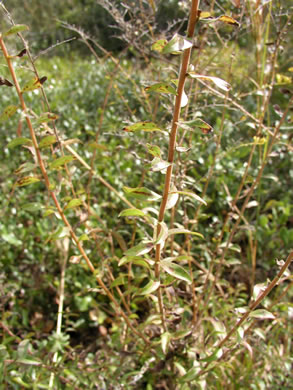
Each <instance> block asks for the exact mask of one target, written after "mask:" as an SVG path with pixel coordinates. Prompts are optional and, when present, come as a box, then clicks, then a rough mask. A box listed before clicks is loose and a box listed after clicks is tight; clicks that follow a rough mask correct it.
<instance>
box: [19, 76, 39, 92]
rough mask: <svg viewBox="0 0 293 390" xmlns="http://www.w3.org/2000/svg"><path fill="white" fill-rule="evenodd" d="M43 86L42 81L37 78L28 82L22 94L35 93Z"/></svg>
mask: <svg viewBox="0 0 293 390" xmlns="http://www.w3.org/2000/svg"><path fill="white" fill-rule="evenodd" d="M41 85H42V83H41V81H40V79H38V78H37V77H35V78H34V79H33V80H30V81H28V82H27V83H26V84H25V86H24V87H23V88H22V91H21V92H29V91H34V90H35V89H38V88H40V87H41Z"/></svg>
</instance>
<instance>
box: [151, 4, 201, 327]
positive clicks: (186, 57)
mask: <svg viewBox="0 0 293 390" xmlns="http://www.w3.org/2000/svg"><path fill="white" fill-rule="evenodd" d="M198 5H199V0H193V1H192V4H191V10H190V15H189V22H188V29H187V37H188V38H192V37H193V34H194V29H195V24H196V22H197V19H198V12H197V11H198ZM190 55H191V48H188V49H186V50H184V52H183V55H182V62H181V68H180V73H179V80H178V87H177V95H176V99H175V106H174V111H173V119H172V127H171V133H170V139H169V148H168V162H169V163H171V165H170V166H169V167H168V168H167V172H166V177H165V185H164V191H163V198H162V202H161V206H160V211H159V217H158V223H159V224H158V231H157V236H158V235H159V234H160V231H161V226H160V223H161V222H162V221H163V220H164V215H165V211H166V205H167V201H168V195H169V191H170V186H171V180H172V171H173V163H174V155H175V146H176V138H177V129H178V121H179V117H180V110H181V100H182V95H183V92H184V84H185V80H186V74H187V70H188V65H189V61H190ZM160 259H161V244H158V245H157V246H156V257H155V260H156V264H155V276H156V278H157V279H160ZM158 300H159V307H160V312H161V318H162V324H163V328H164V330H165V331H166V321H165V314H164V308H163V302H162V291H161V288H159V289H158Z"/></svg>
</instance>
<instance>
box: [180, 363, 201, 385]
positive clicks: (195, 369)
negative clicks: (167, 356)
mask: <svg viewBox="0 0 293 390" xmlns="http://www.w3.org/2000/svg"><path fill="white" fill-rule="evenodd" d="M198 372H199V368H198V367H192V368H191V369H190V370H188V371H187V373H186V374H185V375H183V376H182V377H181V378H180V379H179V382H181V383H186V382H191V381H193V380H194V379H195V378H196V377H197V374H198Z"/></svg>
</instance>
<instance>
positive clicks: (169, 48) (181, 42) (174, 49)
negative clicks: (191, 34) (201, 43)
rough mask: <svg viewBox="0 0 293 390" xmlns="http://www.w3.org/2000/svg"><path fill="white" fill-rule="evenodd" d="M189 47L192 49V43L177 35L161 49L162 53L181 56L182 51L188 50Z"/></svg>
mask: <svg viewBox="0 0 293 390" xmlns="http://www.w3.org/2000/svg"><path fill="white" fill-rule="evenodd" d="M190 47H192V42H190V41H188V40H187V39H185V38H184V37H182V36H180V35H178V34H175V35H174V37H173V38H172V39H171V41H170V42H169V43H167V45H166V46H164V47H163V50H162V53H163V54H168V53H172V54H181V52H182V51H183V50H186V49H189V48H190Z"/></svg>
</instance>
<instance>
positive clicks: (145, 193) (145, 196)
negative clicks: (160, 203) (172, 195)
mask: <svg viewBox="0 0 293 390" xmlns="http://www.w3.org/2000/svg"><path fill="white" fill-rule="evenodd" d="M123 190H124V191H125V192H126V193H127V194H129V196H132V197H134V198H137V199H140V200H143V201H147V202H149V201H153V200H159V199H161V196H160V195H158V194H156V193H155V192H153V191H151V190H149V189H148V188H146V187H135V188H130V187H123Z"/></svg>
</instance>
